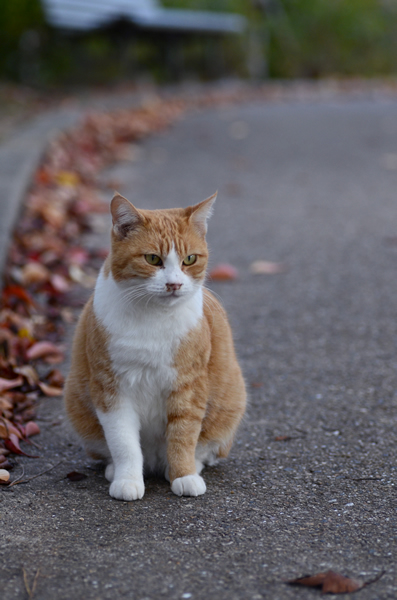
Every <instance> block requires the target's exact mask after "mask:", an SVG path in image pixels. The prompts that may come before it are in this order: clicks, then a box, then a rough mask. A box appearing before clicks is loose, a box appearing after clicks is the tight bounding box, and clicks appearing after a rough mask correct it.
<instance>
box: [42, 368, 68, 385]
mask: <svg viewBox="0 0 397 600" xmlns="http://www.w3.org/2000/svg"><path fill="white" fill-rule="evenodd" d="M46 379H47V381H48V383H49V384H50V385H51V386H55V387H59V388H61V387H62V386H63V384H64V382H65V378H64V376H63V375H62V373H61V371H60V370H59V369H53V370H52V371H51V372H50V373H49V374H48V375H47V377H46Z"/></svg>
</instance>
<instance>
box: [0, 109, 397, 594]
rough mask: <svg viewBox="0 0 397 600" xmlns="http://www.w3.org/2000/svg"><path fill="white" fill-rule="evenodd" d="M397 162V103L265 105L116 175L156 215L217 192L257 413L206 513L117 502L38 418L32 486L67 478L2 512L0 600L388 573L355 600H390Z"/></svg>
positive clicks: (230, 304)
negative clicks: (75, 474)
mask: <svg viewBox="0 0 397 600" xmlns="http://www.w3.org/2000/svg"><path fill="white" fill-rule="evenodd" d="M396 157H397V103H393V102H386V101H379V102H376V103H375V102H365V101H362V102H351V101H350V102H342V101H340V102H333V103H330V102H328V103H326V102H324V103H320V104H312V105H310V104H308V103H305V104H302V103H300V104H298V103H293V102H291V103H287V104H284V105H266V104H260V103H258V104H250V105H242V106H239V107H233V108H227V109H222V110H220V109H219V110H217V109H213V110H208V111H204V112H201V113H197V114H194V115H188V116H187V117H186V118H185V119H184V120H183V121H181V122H180V123H179V124H177V125H176V126H175V127H174V128H173V129H172V130H171V131H169V132H167V133H164V134H162V135H160V136H157V137H155V138H152V139H150V140H149V141H147V142H146V143H145V144H144V145H143V147H142V150H141V154H140V157H139V158H138V160H137V161H136V162H135V163H133V164H131V163H128V164H119V165H117V166H115V167H114V168H113V169H112V170H111V171H110V173H109V175H110V174H111V175H112V177H114V178H117V179H118V180H120V182H121V183H122V184H123V186H122V188H121V189H120V191H121V192H122V193H124V195H126V196H127V197H128V198H130V199H131V200H132V201H133V202H134V203H135V204H136V205H137V206H140V207H145V208H155V207H172V206H184V205H187V204H189V203H194V202H197V201H199V200H201V199H203V198H205V197H207V196H209V195H210V194H212V193H213V192H214V191H215V190H216V189H218V190H219V196H218V201H217V205H216V209H215V213H214V216H213V217H212V219H211V222H210V226H209V236H208V237H209V244H210V247H211V260H212V264H216V263H218V262H229V263H232V264H233V265H235V266H236V267H237V268H239V270H240V278H239V279H238V281H236V282H233V283H222V284H220V283H216V284H213V285H212V286H211V287H212V288H213V289H214V290H215V291H216V292H217V293H218V294H219V295H220V297H221V298H222V300H223V302H224V304H225V306H226V308H227V310H228V313H229V315H230V320H231V322H232V325H233V329H234V333H235V340H236V345H237V350H238V354H239V356H240V358H241V362H242V365H243V368H244V372H245V375H246V380H247V385H248V388H249V390H250V395H251V402H250V407H249V409H248V413H247V418H246V421H245V423H244V425H243V427H242V428H241V430H240V433H239V436H238V439H237V441H236V444H235V446H234V448H233V451H232V453H231V457H230V458H229V459H228V460H227V461H226V462H225V463H224V464H222V465H221V466H218V467H216V468H211V469H207V470H206V471H205V472H204V477H205V479H206V482H207V493H206V495H205V496H202V497H199V498H182V499H181V498H177V497H175V496H173V495H172V494H171V493H170V491H169V486H168V484H167V483H166V482H163V481H160V480H157V479H150V480H149V481H148V482H147V491H146V495H145V497H144V499H143V500H142V501H139V502H136V503H122V502H117V501H114V500H112V499H111V498H110V497H109V496H108V493H107V484H106V482H105V480H104V477H103V472H102V471H101V470H100V469H99V468H97V466H96V465H95V464H93V463H91V462H90V461H88V460H87V459H86V458H85V457H84V454H83V453H82V452H81V450H80V449H79V447H78V444H76V443H75V441H74V440H73V438H71V437H70V436H69V434H68V433H67V432H66V428H65V426H64V425H63V421H62V420H61V419H60V417H59V414H60V404H59V403H57V402H56V401H52V400H47V401H46V402H45V403H43V405H42V407H41V417H42V419H43V421H42V423H43V425H45V424H46V425H45V426H44V433H43V435H42V436H41V440H40V443H42V444H43V446H44V449H43V451H42V456H43V458H42V459H40V460H38V461H35V462H34V469H35V470H37V472H39V471H40V470H43V469H44V468H45V466H46V465H48V464H55V462H56V461H58V460H60V459H61V458H62V459H63V460H64V462H63V463H62V465H60V466H59V467H58V468H57V469H55V470H54V471H52V472H50V473H48V474H47V475H44V476H42V477H40V478H38V479H36V480H34V481H32V482H30V483H29V484H27V485H20V486H15V487H14V488H13V490H14V491H13V492H11V491H10V492H4V493H3V494H1V495H0V515H1V517H2V526H1V534H2V536H1V537H2V541H1V552H2V553H4V558H3V564H2V567H1V570H2V574H1V582H2V598H4V599H5V600H14V599H15V600H17V599H18V600H19V599H22V598H25V597H26V592H25V591H24V584H23V580H22V567H24V568H25V570H26V572H27V574H28V577H29V580H32V578H33V577H34V575H35V573H36V572H37V570H38V569H40V573H39V577H38V580H37V590H36V592H35V595H34V598H35V599H37V600H41V599H42V600H54V599H57V600H69V599H70V598H76V599H80V598H81V599H83V598H84V600H86V599H91V598H92V599H100V600H104V599H109V600H114V599H116V598H117V599H118V598H128V599H134V600H135V599H136V600H144V599H151V600H152V599H153V600H154V599H157V598H170V599H174V598H175V599H179V598H192V599H203V600H204V599H207V598H221V599H223V598H224V599H228V600H233V599H244V600H245V599H252V600H259V599H261V598H268V599H269V600H270V599H271V600H277V599H292V598H294V599H295V598H297V599H302V600H303V599H305V600H306V599H308V598H315V597H316V596H318V594H319V592H318V591H316V590H310V589H299V588H292V587H289V586H287V585H285V584H284V583H283V581H284V580H286V579H290V578H293V577H297V576H299V575H304V574H308V573H313V572H318V571H324V570H327V569H331V568H332V569H334V570H338V571H341V572H342V573H344V574H346V575H351V576H353V577H362V578H363V579H372V578H373V577H374V576H376V575H377V574H378V573H379V572H381V571H382V570H386V573H385V575H384V576H383V577H382V578H381V580H380V581H379V582H377V583H376V584H373V586H369V587H367V588H365V589H363V590H362V591H360V592H358V594H357V598H360V599H362V600H364V599H365V600H373V599H374V598H382V599H386V598H389V599H392V598H395V597H396V595H397V584H396V580H397V569H396V565H395V556H396V550H397V537H396V536H397V532H396V506H395V499H396V490H395V486H396V468H397V466H396V454H397V452H396V430H397V428H396V425H397V393H396V390H397V369H396V367H397V364H396V363H397V359H396V356H397V355H396V343H397V342H396V340H397V319H396V316H397V315H396V312H397V311H396V298H397V278H396V275H395V274H396V265H397V246H396V245H395V239H396V235H397V216H396V189H397V170H396V167H397V158H396ZM0 166H1V163H0ZM102 243H103V240H102ZM258 259H264V260H270V261H276V262H283V263H285V264H286V265H288V271H287V272H285V273H283V274H279V275H272V276H270V275H269V276H265V275H262V276H260V275H253V274H251V273H250V271H249V266H250V264H251V263H252V262H253V261H254V260H258ZM280 436H281V437H282V436H288V438H289V439H286V440H284V441H282V440H280ZM277 438H279V439H277ZM26 460H28V459H26ZM29 465H32V462H30V463H29ZM30 468H33V466H30ZM74 469H75V470H78V471H81V472H84V473H85V474H86V475H88V477H87V479H85V480H84V481H82V482H77V483H72V482H70V481H68V480H65V479H64V477H65V475H66V473H68V472H69V471H71V470H74Z"/></svg>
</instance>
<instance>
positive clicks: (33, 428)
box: [25, 421, 40, 437]
mask: <svg viewBox="0 0 397 600" xmlns="http://www.w3.org/2000/svg"><path fill="white" fill-rule="evenodd" d="M39 433H40V427H39V426H38V425H37V423H35V422H34V421H29V422H28V423H26V425H25V436H26V437H32V435H38V434H39Z"/></svg>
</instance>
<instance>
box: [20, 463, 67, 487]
mask: <svg viewBox="0 0 397 600" xmlns="http://www.w3.org/2000/svg"><path fill="white" fill-rule="evenodd" d="M62 462H63V459H62V460H60V461H59V462H57V464H56V465H53V466H52V467H50V468H49V469H46V470H45V471H41V473H37V474H36V475H33V476H32V477H28V479H24V480H23V481H21V479H22V477H23V476H24V474H25V471H24V472H23V473H22V475H21V477H19V478H18V479H16V480H15V481H13V482H12V483H10V485H9V486H8V487H9V488H10V487H12V486H13V485H16V484H17V483H28V482H29V481H32V479H36V477H41V475H45V473H49V472H50V471H52V470H53V469H55V467H58V466H59V465H60V464H61V463H62ZM22 468H23V467H22Z"/></svg>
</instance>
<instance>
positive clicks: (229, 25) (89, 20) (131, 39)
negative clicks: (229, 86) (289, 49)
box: [41, 0, 247, 78]
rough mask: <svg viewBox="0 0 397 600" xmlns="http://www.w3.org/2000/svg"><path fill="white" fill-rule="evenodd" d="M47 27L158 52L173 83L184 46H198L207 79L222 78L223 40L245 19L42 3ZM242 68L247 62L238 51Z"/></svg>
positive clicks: (115, 5) (136, 2)
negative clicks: (145, 46) (104, 34)
mask: <svg viewBox="0 0 397 600" xmlns="http://www.w3.org/2000/svg"><path fill="white" fill-rule="evenodd" d="M41 2H42V6H43V8H44V14H45V18H46V21H47V23H48V24H49V25H50V26H51V27H53V28H54V29H56V30H57V31H59V32H62V33H63V34H66V35H67V34H69V35H79V34H80V36H81V35H83V34H89V33H91V32H94V33H95V31H102V32H107V33H108V34H109V35H110V36H111V39H112V44H113V46H114V47H115V48H116V47H118V48H119V49H120V56H123V47H124V48H125V47H127V45H130V46H131V44H135V42H136V41H138V40H139V39H141V40H142V39H143V40H147V41H148V42H150V43H151V45H152V46H155V47H156V48H157V49H158V59H157V62H158V64H162V65H164V67H166V69H167V70H168V72H169V73H170V74H171V75H172V77H174V78H175V77H176V78H180V76H181V75H183V74H184V73H185V64H184V63H185V52H184V51H183V47H182V45H183V43H184V42H186V41H188V42H190V41H191V40H194V39H196V40H203V41H204V43H201V42H200V47H201V52H200V54H201V56H202V60H203V62H204V63H205V65H206V72H207V74H212V76H219V75H221V74H223V72H224V64H223V58H222V46H221V45H220V44H219V41H220V39H221V38H223V37H224V36H230V35H236V34H237V35H239V34H242V33H244V31H245V30H246V27H247V21H246V19H245V17H243V16H241V15H237V14H231V13H219V12H209V11H195V10H179V9H173V8H163V7H162V6H161V5H160V4H159V2H158V0H41ZM242 56H243V62H245V61H246V57H245V51H242Z"/></svg>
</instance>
